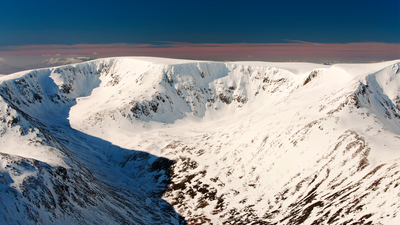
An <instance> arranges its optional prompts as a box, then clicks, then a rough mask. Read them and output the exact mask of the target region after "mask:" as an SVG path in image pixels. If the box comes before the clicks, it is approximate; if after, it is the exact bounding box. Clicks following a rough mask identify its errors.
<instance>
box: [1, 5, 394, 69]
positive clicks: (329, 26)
mask: <svg viewBox="0 0 400 225" xmlns="http://www.w3.org/2000/svg"><path fill="white" fill-rule="evenodd" d="M0 7H1V10H0V58H1V59H2V60H1V61H0V64H1V63H3V64H4V63H8V64H9V65H14V66H16V65H17V64H24V63H25V64H26V63H33V61H38V60H42V59H43V58H40V57H38V56H39V55H40V56H41V57H43V56H42V55H44V54H45V52H48V51H49V50H48V47H46V46H50V45H57V46H58V47H60V46H69V48H70V49H73V48H74V47H73V46H75V47H76V51H75V52H74V51H73V50H70V51H69V53H68V55H65V54H66V53H65V49H64V50H63V51H61V49H60V48H55V49H54V51H55V50H57V49H58V50H60V51H59V52H58V53H54V54H60V55H58V56H61V57H77V56H87V57H100V56H101V57H104V56H115V55H116V54H117V53H118V51H120V50H121V49H119V48H120V47H118V46H120V45H121V43H124V44H125V45H126V44H127V45H130V48H129V49H130V50H131V51H125V52H121V54H122V55H139V54H141V53H142V54H145V55H152V54H153V55H154V56H163V57H181V58H196V57H197V56H198V58H207V57H208V58H209V59H213V58H218V57H219V58H224V57H228V58H229V59H233V58H238V59H244V58H245V57H249V56H250V57H249V58H251V57H256V58H257V59H260V60H263V59H265V60H270V59H271V57H272V58H274V55H273V53H274V52H277V51H279V52H280V53H279V54H277V55H276V57H275V59H277V60H278V59H282V60H285V59H290V60H293V59H294V60H312V58H313V57H314V59H318V58H320V55H321V54H320V53H321V51H325V53H323V54H322V55H323V56H324V57H325V58H324V59H326V60H328V59H330V58H332V59H337V58H339V59H343V60H347V61H348V60H349V59H350V60H353V61H357V60H359V59H360V58H362V59H364V60H365V59H368V60H377V61H379V60H387V59H393V57H394V58H400V50H398V49H399V46H400V1H399V0H383V1H375V0H374V1H369V0H364V1H359V0H351V1H349V0H346V1H343V0H338V1H321V0H318V1H316V0H315V1H314V0H313V1H297V0H296V1H294V0H280V1H276V0H275V1H265V0H264V1H263V0H260V1H257V0H247V1H234V0H230V1H211V0H203V1H180V0H170V1H158V0H154V1H132V0H131V1H121V0H114V1H109V0H107V1H104V0H79V1H77V0H70V1H61V2H60V1H53V0H52V1H49V0H37V1H31V0H29V1H28V0H19V1H3V2H1V6H0ZM171 42H172V43H173V44H172V47H176V45H177V44H179V45H180V46H181V47H182V46H186V48H185V49H183V48H179V52H178V53H179V54H178V53H177V52H173V51H169V52H170V53H169V54H171V55H168V54H167V53H168V50H166V48H169V47H171V46H169V45H171ZM303 42H306V43H314V45H315V44H317V43H319V44H322V45H321V46H320V48H319V50H318V51H319V52H320V53H318V54H309V53H306V51H307V49H304V47H305V45H302V43H303ZM210 43H211V44H216V45H218V44H219V45H220V46H222V47H221V50H224V51H225V53H230V54H232V55H226V54H225V55H224V54H223V53H217V52H216V50H218V48H213V50H212V51H211V52H213V53H210V48H209V46H206V45H204V44H210ZM294 43H295V45H293V46H295V47H294V49H290V48H288V46H290V45H279V44H294ZM349 43H374V44H373V45H370V46H369V45H364V46H363V48H358V50H357V51H358V54H354V52H353V53H352V54H349V55H347V54H346V53H345V51H344V50H343V49H342V47H343V45H342V46H341V49H339V50H338V51H339V52H341V54H338V52H337V51H336V50H335V45H330V44H349ZM227 44H232V45H227ZM251 44H278V45H276V46H275V47H274V48H273V51H272V50H271V46H269V47H268V48H266V47H265V46H264V47H263V48H261V49H260V51H256V48H254V46H252V45H251ZM326 44H328V45H326ZM377 44H379V45H381V44H394V45H392V47H393V46H395V47H394V48H392V49H391V51H390V52H386V51H387V50H384V49H387V48H381V49H380V50H379V51H380V53H379V54H378V55H379V56H378V55H374V54H375V53H376V51H377V48H376V45H377ZM101 45H106V46H107V47H106V48H101ZM133 45H135V46H136V47H137V46H142V47H141V48H142V49H141V50H143V49H145V48H149V49H147V50H145V51H139V50H138V49H137V48H134V49H132V46H133ZM32 46H33V47H32ZM77 46H80V47H77ZM82 46H86V47H87V48H88V50H87V51H82V50H81V48H82ZM188 46H189V47H191V48H189V47H188ZM194 46H195V47H196V48H193V47H194ZM244 46H250V48H249V49H248V50H246V48H244ZM277 46H281V47H282V48H281V49H277ZM296 46H297V47H296ZM299 46H300V47H301V48H302V51H301V52H302V53H301V54H300V53H299V51H298V50H296V49H298V48H299ZM309 46H311V45H309ZM323 46H325V47H326V49H323V48H322V47H323ZM338 46H340V45H336V47H338ZM19 47H23V48H25V50H26V49H28V48H35V49H36V51H30V53H29V54H31V55H22V54H19V53H23V52H24V51H22V50H19V53H12V51H15V49H18V48H19ZM113 47H115V48H117V49H113ZM214 47H215V46H214ZM228 47H230V48H232V49H227V48H228ZM314 47H315V46H314ZM381 47H382V46H381ZM63 48H65V47H63ZM95 48H100V49H102V51H105V52H102V54H98V55H97V56H96V55H93V52H95V51H100V50H96V49H95ZM150 48H152V49H150ZM92 50H93V51H92ZM157 50H160V51H157ZM170 50H171V49H170ZM175 50H177V49H175ZM293 50H294V52H295V53H293ZM314 50H315V49H310V51H311V52H312V51H314ZM349 50H351V49H349ZM393 50H398V52H397V53H398V54H397V57H396V52H395V53H393ZM91 51H92V52H91ZM107 51H108V52H107ZM185 51H186V52H185ZM207 51H208V52H209V55H207V54H204V52H207ZM243 51H246V52H243ZM254 51H256V53H254ZM382 51H383V52H382ZM28 52H29V51H25V54H28ZM240 52H241V53H240ZM282 52H286V56H283V55H282V54H283V53H282ZM42 53H43V54H42ZM314 53H315V52H314ZM46 54H49V53H46ZM88 54H90V55H88ZM215 54H217V55H218V57H213V55H215ZM235 54H238V55H235ZM329 54H331V55H329ZM368 54H370V55H368ZM393 54H395V56H393ZM117 55H118V54H117ZM341 55H342V56H343V57H342V58H340V57H341ZM28 56H29V57H31V58H30V59H28V58H29V57H28ZM48 56H49V57H50V55H48ZM290 56H291V57H290ZM27 57H28V58H27ZM32 57H36V58H32ZM352 57H354V58H352ZM228 58H227V59H228ZM28 61H30V62H28ZM0 73H1V67H0Z"/></svg>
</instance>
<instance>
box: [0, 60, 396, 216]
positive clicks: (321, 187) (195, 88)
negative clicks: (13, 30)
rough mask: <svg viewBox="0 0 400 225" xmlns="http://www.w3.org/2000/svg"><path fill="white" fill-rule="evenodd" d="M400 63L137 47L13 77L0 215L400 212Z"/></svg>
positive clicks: (6, 86) (2, 100)
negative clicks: (282, 59)
mask: <svg viewBox="0 0 400 225" xmlns="http://www.w3.org/2000/svg"><path fill="white" fill-rule="evenodd" d="M399 74H400V69H399V61H391V62H385V63H376V64H338V65H333V66H325V65H318V64H310V63H266V62H232V63H220V62H205V61H188V60H173V59H160V58H145V57H143V58H138V57H136V58H128V57H126V58H110V59H102V60H95V61H89V62H85V63H81V64H74V65H68V66H62V67H55V68H49V69H40V70H32V71H26V72H21V73H16V74H12V75H8V76H3V77H0V95H1V97H0V118H3V119H2V120H1V121H0V143H1V148H0V152H1V167H0V172H1V175H0V189H1V193H0V198H1V199H2V201H1V203H0V221H1V222H2V223H6V224H18V223H21V224H29V223H32V224H35V223H39V224H52V223H53V224H70V223H71V221H73V222H74V223H88V224H100V223H121V224H122V223H138V224H169V223H171V224H178V223H185V222H187V223H189V224H192V223H193V224H195V223H214V224H222V223H239V224H246V223H250V222H259V223H265V224H276V223H278V224H301V223H304V224H321V223H329V224H342V223H345V222H347V223H353V222H358V223H368V222H370V221H372V223H374V224H379V223H382V224H392V223H393V221H396V219H399V218H397V214H398V212H399V207H400V203H399V202H400V196H399V193H400V191H399V187H398V186H399V185H400V174H399V171H400V170H399V167H398V162H399V159H400V151H399V150H398V149H399V147H398V146H400V75H399Z"/></svg>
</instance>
